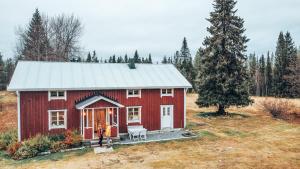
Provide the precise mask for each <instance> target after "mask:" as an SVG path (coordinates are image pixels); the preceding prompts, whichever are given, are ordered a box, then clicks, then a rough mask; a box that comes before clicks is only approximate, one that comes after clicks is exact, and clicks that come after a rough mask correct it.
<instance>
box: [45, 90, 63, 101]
mask: <svg viewBox="0 0 300 169" xmlns="http://www.w3.org/2000/svg"><path fill="white" fill-rule="evenodd" d="M60 99H64V100H67V92H66V91H62V90H57V91H49V92H48V100H49V101H50V100H60Z"/></svg>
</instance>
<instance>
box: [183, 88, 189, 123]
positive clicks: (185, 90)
mask: <svg viewBox="0 0 300 169" xmlns="http://www.w3.org/2000/svg"><path fill="white" fill-rule="evenodd" d="M187 91H188V89H187V88H185V89H184V99H183V104H184V107H183V109H184V110H183V114H184V115H183V118H184V122H183V127H184V128H185V127H186V93H187Z"/></svg>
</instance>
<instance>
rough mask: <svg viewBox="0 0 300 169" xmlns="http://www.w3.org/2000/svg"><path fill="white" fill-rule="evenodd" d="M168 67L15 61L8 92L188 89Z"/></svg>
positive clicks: (184, 80) (172, 69) (182, 80)
mask: <svg viewBox="0 0 300 169" xmlns="http://www.w3.org/2000/svg"><path fill="white" fill-rule="evenodd" d="M191 87H192V86H191V84H190V83H189V82H188V81H187V80H186V79H185V78H184V76H183V75H182V74H181V73H180V72H179V71H178V70H177V69H176V68H175V67H174V66H173V65H172V64H136V69H129V67H128V65H127V64H125V63H74V62H37V61H19V62H18V64H17V67H16V69H15V72H14V74H13V77H12V79H11V82H10V84H9V86H8V88H7V90H9V91H48V90H107V89H153V88H191Z"/></svg>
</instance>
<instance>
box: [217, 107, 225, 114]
mask: <svg viewBox="0 0 300 169" xmlns="http://www.w3.org/2000/svg"><path fill="white" fill-rule="evenodd" d="M217 113H218V114H219V115H226V112H225V108H224V106H223V105H219V108H218V112H217Z"/></svg>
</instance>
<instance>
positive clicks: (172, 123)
mask: <svg viewBox="0 0 300 169" xmlns="http://www.w3.org/2000/svg"><path fill="white" fill-rule="evenodd" d="M163 107H165V108H167V107H170V108H171V109H170V116H171V129H173V128H174V105H160V129H163V128H162V117H163V115H162V114H163V111H162V110H163Z"/></svg>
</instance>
